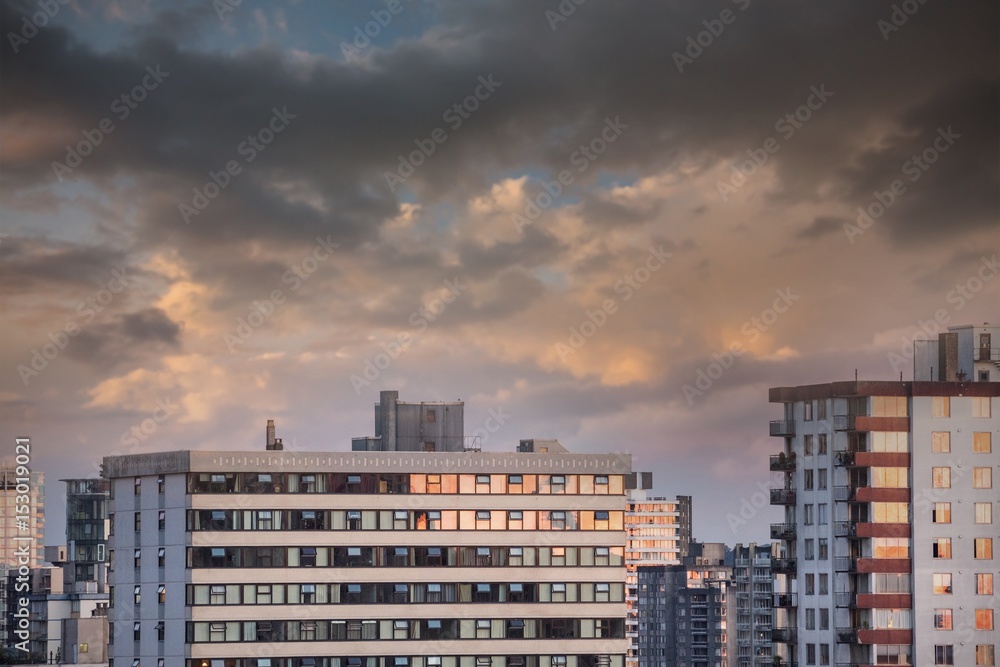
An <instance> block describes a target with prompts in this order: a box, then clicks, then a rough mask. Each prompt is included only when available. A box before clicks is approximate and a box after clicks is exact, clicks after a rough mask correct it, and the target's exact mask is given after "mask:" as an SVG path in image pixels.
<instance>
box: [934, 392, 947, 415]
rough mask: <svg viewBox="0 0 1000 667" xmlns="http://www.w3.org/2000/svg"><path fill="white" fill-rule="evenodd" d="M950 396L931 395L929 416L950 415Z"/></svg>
mask: <svg viewBox="0 0 1000 667" xmlns="http://www.w3.org/2000/svg"><path fill="white" fill-rule="evenodd" d="M950 416H951V397H949V396H932V397H931V417H950Z"/></svg>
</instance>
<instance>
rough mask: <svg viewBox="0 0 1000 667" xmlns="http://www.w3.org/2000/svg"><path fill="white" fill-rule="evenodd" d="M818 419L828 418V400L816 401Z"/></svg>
mask: <svg viewBox="0 0 1000 667" xmlns="http://www.w3.org/2000/svg"><path fill="white" fill-rule="evenodd" d="M816 419H826V401H825V400H823V399H820V400H818V401H816Z"/></svg>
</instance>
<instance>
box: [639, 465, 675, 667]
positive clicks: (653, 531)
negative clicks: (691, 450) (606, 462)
mask: <svg viewBox="0 0 1000 667" xmlns="http://www.w3.org/2000/svg"><path fill="white" fill-rule="evenodd" d="M652 477H653V476H652V473H645V472H644V473H640V474H637V475H633V476H632V479H631V480H630V482H631V485H633V486H634V485H635V484H639V485H640V486H641V488H629V489H627V491H626V503H627V506H626V511H625V530H626V532H627V533H628V546H627V547H626V550H625V567H626V570H627V574H626V580H625V602H626V606H627V607H628V617H627V618H626V621H625V631H626V635H627V636H628V638H629V655H628V660H627V661H626V664H627V665H629V666H630V667H635V666H636V665H638V664H639V660H638V637H639V593H638V584H639V581H638V570H639V569H640V568H643V567H650V566H657V565H660V566H662V565H679V564H680V563H681V560H682V559H683V557H684V556H686V555H687V549H688V544H689V543H690V541H691V497H690V496H678V497H677V498H676V499H675V500H668V499H667V498H660V497H656V496H652V495H649V490H650V489H651V488H652V484H653V478H652ZM627 485H628V483H627ZM646 599H647V600H649V599H651V598H649V597H646Z"/></svg>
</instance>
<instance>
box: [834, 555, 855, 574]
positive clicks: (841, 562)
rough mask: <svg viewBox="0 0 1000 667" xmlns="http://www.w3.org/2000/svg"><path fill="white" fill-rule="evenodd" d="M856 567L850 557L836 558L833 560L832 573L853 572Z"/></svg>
mask: <svg viewBox="0 0 1000 667" xmlns="http://www.w3.org/2000/svg"><path fill="white" fill-rule="evenodd" d="M856 568H857V565H856V564H855V562H854V559H853V558H851V557H850V556H837V557H836V558H834V559H833V571H834V572H854V571H855V570H856Z"/></svg>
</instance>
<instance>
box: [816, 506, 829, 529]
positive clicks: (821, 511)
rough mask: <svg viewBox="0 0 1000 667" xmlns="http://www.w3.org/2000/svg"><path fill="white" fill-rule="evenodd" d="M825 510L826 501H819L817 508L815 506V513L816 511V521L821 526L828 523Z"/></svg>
mask: <svg viewBox="0 0 1000 667" xmlns="http://www.w3.org/2000/svg"><path fill="white" fill-rule="evenodd" d="M826 510H827V504H826V503H820V504H819V506H818V508H817V513H818V521H817V522H818V523H819V525H821V526H825V525H827V523H828V520H827V511H826Z"/></svg>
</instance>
